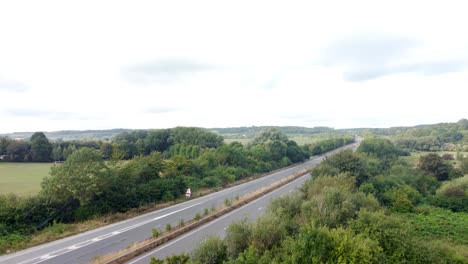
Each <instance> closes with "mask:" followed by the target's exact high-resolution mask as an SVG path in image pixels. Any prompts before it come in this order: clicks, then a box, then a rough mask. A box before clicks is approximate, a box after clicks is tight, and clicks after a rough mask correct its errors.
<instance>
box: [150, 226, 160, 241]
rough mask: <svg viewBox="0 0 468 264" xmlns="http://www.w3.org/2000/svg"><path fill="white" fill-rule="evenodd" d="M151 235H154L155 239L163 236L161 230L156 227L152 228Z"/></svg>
mask: <svg viewBox="0 0 468 264" xmlns="http://www.w3.org/2000/svg"><path fill="white" fill-rule="evenodd" d="M151 233H152V235H153V238H156V237H158V236H159V235H160V234H161V232H159V229H157V228H155V227H153V228H151Z"/></svg>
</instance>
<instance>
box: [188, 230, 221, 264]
mask: <svg viewBox="0 0 468 264" xmlns="http://www.w3.org/2000/svg"><path fill="white" fill-rule="evenodd" d="M192 260H193V261H194V262H199V263H203V264H217V263H223V261H225V260H227V254H226V245H225V244H224V242H223V240H221V239H220V238H219V237H216V236H210V237H207V238H206V239H205V241H203V242H202V243H201V244H200V245H199V246H198V247H197V248H195V249H194V250H193V252H192Z"/></svg>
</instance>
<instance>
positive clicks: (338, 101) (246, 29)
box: [0, 1, 468, 132]
mask: <svg viewBox="0 0 468 264" xmlns="http://www.w3.org/2000/svg"><path fill="white" fill-rule="evenodd" d="M464 5H465V3H464V2H462V1H460V2H457V1H445V2H443V3H442V2H431V1H411V2H408V1H391V2H387V3H382V2H380V1H379V2H375V1H351V2H343V1H327V2H311V1H289V2H283V1H235V2H224V1H169V2H161V1H158V2H155V1H132V2H126V1H125V2H124V1H98V2H96V1H79V2H76V3H70V2H64V1H40V2H37V1H9V2H2V3H0V36H1V38H2V41H1V42H0V58H2V59H1V60H0V100H1V103H0V120H1V124H2V125H1V128H0V132H11V131H22V130H28V131H35V130H49V131H50V130H61V129H103V128H115V127H123V128H160V127H172V126H177V125H194V126H204V127H225V126H241V125H247V126H249V125H299V126H319V125H327V126H332V127H367V126H371V127H375V126H395V125H415V124H420V123H434V122H441V121H457V120H458V119H460V118H466V117H467V116H466V111H464V107H463V105H464V102H463V98H466V97H467V95H468V94H467V93H468V92H467V90H466V86H467V84H468V78H467V77H466V76H468V74H467V73H468V70H467V68H466V62H467V61H468V51H467V50H466V48H465V47H466V46H468V36H467V35H466V34H463V33H464V31H465V29H464V27H465V25H466V24H468V18H467V17H466V16H465V14H464V13H465V12H464V10H466V7H465V6H464ZM434 18H437V19H434ZM345 40H348V42H346V41H345ZM369 41H370V42H369ZM376 41H377V42H376ZM347 43H348V44H347ZM366 43H367V45H366ZM369 43H370V44H369ZM351 44H352V45H351ZM371 44H372V45H371ZM374 44H378V45H374ZM403 44H405V45H403ZM406 44H408V45H406ZM350 45H351V46H352V49H350V48H349V47H350ZM353 45H354V46H353ZM399 47H400V48H399ZM324 58H327V59H328V61H327V65H323V62H324ZM353 80H354V82H353ZM356 80H365V81H359V82H355V81H356ZM2 83H3V85H2ZM18 113H23V114H22V115H18ZM25 113H30V114H31V115H26V114H25ZM32 113H36V115H34V114H32ZM37 113H39V114H37Z"/></svg>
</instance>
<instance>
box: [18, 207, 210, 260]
mask: <svg viewBox="0 0 468 264" xmlns="http://www.w3.org/2000/svg"><path fill="white" fill-rule="evenodd" d="M199 204H201V202H200V203H196V204H193V205H191V206H187V207H185V208H182V209H179V210H176V211H173V212H170V213H168V214H165V215H162V216H159V217H156V218H154V219H149V220H146V221H143V222H141V223H139V224H136V225H132V226H130V227H126V228H124V229H121V230H118V231H114V232H112V233H109V234H105V235H103V236H100V237H95V238H92V239H89V240H86V241H83V242H81V243H78V244H76V245H73V246H69V247H66V248H61V249H59V250H56V251H53V252H51V253H48V254H46V255H43V256H41V257H39V259H40V260H39V261H38V262H34V263H33V264H37V263H40V262H43V261H44V260H48V259H51V258H54V257H58V256H60V255H63V254H66V253H68V252H70V251H72V250H76V249H78V248H82V247H85V246H89V245H91V244H94V243H96V242H98V241H101V240H104V239H107V238H110V237H113V236H115V235H118V234H120V233H123V232H125V231H129V230H131V229H135V228H137V227H140V226H142V225H146V224H148V223H151V222H153V221H155V220H159V219H161V218H164V217H167V216H170V215H173V214H176V213H178V212H180V211H183V210H186V209H189V208H191V207H194V206H197V205H199ZM65 249H68V250H66V251H65V252H62V253H61V254H57V255H53V254H54V253H57V252H60V251H62V250H65ZM35 259H37V257H35V258H32V259H28V260H26V261H23V262H21V263H19V264H23V263H27V262H30V261H32V260H35Z"/></svg>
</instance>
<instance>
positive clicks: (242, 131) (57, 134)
mask: <svg viewBox="0 0 468 264" xmlns="http://www.w3.org/2000/svg"><path fill="white" fill-rule="evenodd" d="M271 128H276V129H278V130H280V131H282V132H284V133H285V134H286V135H288V136H292V135H314V134H324V135H326V134H330V133H339V134H342V133H348V134H349V133H351V134H358V135H362V134H366V133H371V134H376V135H385V136H393V135H401V134H411V135H413V136H416V135H421V134H423V135H427V134H442V133H446V132H447V131H449V130H457V129H458V130H464V131H465V132H466V131H468V120H467V119H461V120H460V121H458V122H456V123H439V124H431V125H418V126H413V127H390V128H349V129H334V128H331V127H301V126H251V127H228V128H206V130H209V131H212V132H214V133H217V134H220V135H222V136H223V137H224V138H226V139H242V138H245V139H252V138H253V137H255V135H256V134H258V132H260V131H263V130H266V129H271ZM135 130H136V129H123V128H117V129H107V130H62V131H53V132H44V133H45V135H46V136H47V137H48V138H49V139H51V140H64V141H68V140H108V139H112V137H114V136H116V135H118V134H121V133H123V132H131V131H135ZM139 130H145V131H150V130H155V129H139ZM465 132H462V133H465ZM33 133H34V132H14V133H8V134H0V136H7V137H9V138H18V139H29V138H30V137H31V136H32V134H33Z"/></svg>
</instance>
